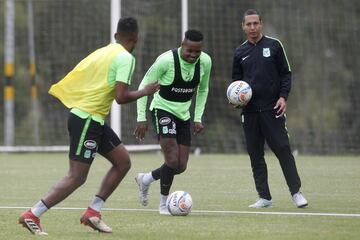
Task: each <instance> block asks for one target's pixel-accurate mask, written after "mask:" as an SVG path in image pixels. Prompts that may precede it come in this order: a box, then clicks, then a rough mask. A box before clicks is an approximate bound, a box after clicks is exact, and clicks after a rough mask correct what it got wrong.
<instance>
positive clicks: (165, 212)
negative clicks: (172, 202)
mask: <svg viewBox="0 0 360 240" xmlns="http://www.w3.org/2000/svg"><path fill="white" fill-rule="evenodd" d="M159 213H160V214H161V215H171V214H170V212H169V210H168V209H167V207H166V204H160V206H159Z"/></svg>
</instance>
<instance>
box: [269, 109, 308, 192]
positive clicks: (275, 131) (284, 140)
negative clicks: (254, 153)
mask: <svg viewBox="0 0 360 240" xmlns="http://www.w3.org/2000/svg"><path fill="white" fill-rule="evenodd" d="M262 118H263V120H262V125H263V126H264V127H263V129H264V132H265V135H266V142H267V143H268V145H269V147H270V148H271V150H272V151H273V152H274V154H275V155H276V157H277V158H278V159H279V162H280V166H281V169H282V172H283V174H284V177H285V179H286V183H287V185H288V187H289V191H290V193H291V195H294V194H295V193H297V192H299V190H300V187H301V181H300V177H299V174H298V171H297V168H296V164H295V159H294V156H293V155H292V153H291V149H290V143H289V137H288V133H287V130H286V125H285V117H280V118H275V113H273V112H266V113H265V112H264V113H263V114H262Z"/></svg>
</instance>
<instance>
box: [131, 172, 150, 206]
mask: <svg viewBox="0 0 360 240" xmlns="http://www.w3.org/2000/svg"><path fill="white" fill-rule="evenodd" d="M144 175H145V173H139V174H138V175H137V176H136V177H135V181H136V183H137V185H138V186H139V202H140V203H141V204H142V205H143V206H146V205H148V203H149V199H148V191H149V187H150V184H149V185H145V184H144V183H143V178H144Z"/></svg>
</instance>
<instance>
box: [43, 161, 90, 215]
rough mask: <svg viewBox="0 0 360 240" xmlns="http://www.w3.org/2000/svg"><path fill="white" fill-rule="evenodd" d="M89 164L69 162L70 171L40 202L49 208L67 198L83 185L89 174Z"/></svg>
mask: <svg viewBox="0 0 360 240" xmlns="http://www.w3.org/2000/svg"><path fill="white" fill-rule="evenodd" d="M89 169H90V164H87V163H82V162H79V161H74V160H70V169H69V172H68V174H67V176H65V177H64V178H63V179H62V180H60V181H59V182H58V183H57V184H55V186H54V187H53V188H52V190H51V191H50V192H49V193H48V194H47V196H46V197H44V198H43V199H42V201H43V202H44V203H45V204H46V206H47V207H48V208H51V207H53V206H55V205H56V204H58V203H59V202H61V201H62V200H64V199H65V198H66V197H68V196H69V195H70V194H71V193H72V192H74V191H75V190H76V189H77V188H78V187H80V186H81V185H82V184H84V183H85V181H86V178H87V175H88V173H89Z"/></svg>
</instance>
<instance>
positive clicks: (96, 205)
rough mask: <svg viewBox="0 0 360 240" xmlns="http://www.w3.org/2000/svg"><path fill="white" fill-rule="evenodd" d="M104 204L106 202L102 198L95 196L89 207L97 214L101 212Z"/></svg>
mask: <svg viewBox="0 0 360 240" xmlns="http://www.w3.org/2000/svg"><path fill="white" fill-rule="evenodd" d="M104 203H105V201H104V200H103V199H102V198H100V197H98V196H95V198H94V199H93V200H92V202H91V203H90V205H89V207H90V208H92V209H94V210H95V211H97V212H101V208H102V207H103V205H104Z"/></svg>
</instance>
